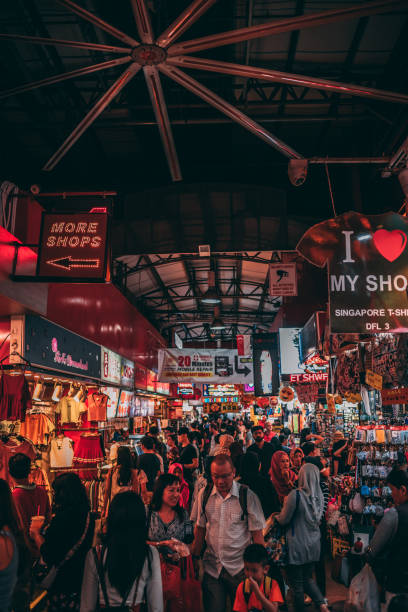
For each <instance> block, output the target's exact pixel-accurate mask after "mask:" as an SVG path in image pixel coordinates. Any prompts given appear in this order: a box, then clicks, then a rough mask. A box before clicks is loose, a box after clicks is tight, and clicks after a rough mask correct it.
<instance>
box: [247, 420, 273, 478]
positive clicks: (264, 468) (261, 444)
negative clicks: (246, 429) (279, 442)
mask: <svg viewBox="0 0 408 612" xmlns="http://www.w3.org/2000/svg"><path fill="white" fill-rule="evenodd" d="M252 435H253V437H254V443H253V444H251V446H250V447H249V448H248V449H247V452H249V453H257V455H258V457H259V460H260V462H261V474H262V475H263V476H268V474H269V470H270V469H271V460H272V455H273V453H274V452H275V450H276V447H275V446H274V445H273V444H271V443H270V442H265V439H264V429H263V427H262V425H255V426H254V427H252Z"/></svg>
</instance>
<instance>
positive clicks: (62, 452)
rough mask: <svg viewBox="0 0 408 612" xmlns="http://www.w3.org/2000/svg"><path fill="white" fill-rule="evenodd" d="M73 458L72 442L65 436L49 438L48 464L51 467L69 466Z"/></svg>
mask: <svg viewBox="0 0 408 612" xmlns="http://www.w3.org/2000/svg"><path fill="white" fill-rule="evenodd" d="M73 458H74V450H73V442H72V440H71V439H70V438H67V437H66V436H63V437H60V436H58V437H57V438H54V439H53V440H51V448H50V466H51V467H52V468H64V467H71V466H72V460H73Z"/></svg>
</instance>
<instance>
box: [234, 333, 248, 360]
mask: <svg viewBox="0 0 408 612" xmlns="http://www.w3.org/2000/svg"><path fill="white" fill-rule="evenodd" d="M237 351H238V355H249V354H250V353H251V335H250V334H238V335H237Z"/></svg>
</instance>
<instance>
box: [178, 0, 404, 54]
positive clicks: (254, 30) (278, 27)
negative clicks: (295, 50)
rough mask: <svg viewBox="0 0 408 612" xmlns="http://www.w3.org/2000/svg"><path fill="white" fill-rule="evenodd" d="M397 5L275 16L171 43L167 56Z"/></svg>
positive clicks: (394, 0) (386, 0)
mask: <svg viewBox="0 0 408 612" xmlns="http://www.w3.org/2000/svg"><path fill="white" fill-rule="evenodd" d="M398 7H406V0H379V1H376V2H362V3H360V4H357V5H354V6H348V7H345V8H340V9H334V10H331V11H323V12H321V13H312V14H307V15H301V16H299V17H288V18H287V19H275V20H274V21H272V22H268V23H261V24H259V25H255V26H251V27H249V28H239V29H237V30H230V31H228V32H219V33H217V34H210V35H209V36H203V37H202V38H196V39H195V40H186V41H184V42H181V43H178V44H176V45H173V46H171V47H170V48H169V55H183V54H186V53H196V52H197V51H203V50H204V49H213V48H214V47H222V46H223V45H232V44H235V43H240V42H244V41H246V40H252V39H255V38H263V37H265V36H270V35H271V34H281V33H282V32H293V31H294V30H304V29H306V28H315V27H316V26H320V25H327V24H329V23H338V22H340V21H345V20H347V19H354V18H356V17H365V16H366V15H378V14H379V13H386V12H388V11H391V10H394V9H395V8H398Z"/></svg>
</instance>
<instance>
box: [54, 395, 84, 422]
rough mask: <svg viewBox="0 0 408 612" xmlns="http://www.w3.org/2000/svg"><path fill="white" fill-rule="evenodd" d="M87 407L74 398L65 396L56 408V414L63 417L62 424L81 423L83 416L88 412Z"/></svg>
mask: <svg viewBox="0 0 408 612" xmlns="http://www.w3.org/2000/svg"><path fill="white" fill-rule="evenodd" d="M86 410H87V407H86V406H85V404H83V403H82V402H77V401H76V400H74V398H72V397H68V396H65V397H63V398H62V400H60V401H59V402H58V404H57V406H56V408H55V414H59V415H60V417H61V423H79V421H80V418H81V414H82V413H83V412H86Z"/></svg>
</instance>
